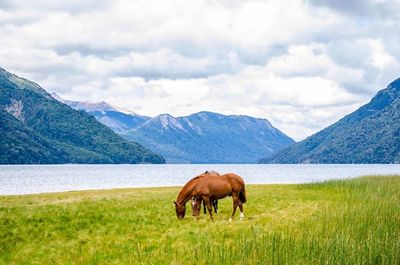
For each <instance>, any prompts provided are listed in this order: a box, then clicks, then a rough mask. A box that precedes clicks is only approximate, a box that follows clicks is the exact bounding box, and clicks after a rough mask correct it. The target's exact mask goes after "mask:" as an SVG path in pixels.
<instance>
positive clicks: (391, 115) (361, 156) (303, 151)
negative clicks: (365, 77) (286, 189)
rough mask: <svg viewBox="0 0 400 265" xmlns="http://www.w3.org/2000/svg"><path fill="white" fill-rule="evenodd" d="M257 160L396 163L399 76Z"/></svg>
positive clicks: (399, 153)
mask: <svg viewBox="0 0 400 265" xmlns="http://www.w3.org/2000/svg"><path fill="white" fill-rule="evenodd" d="M260 162H261V163H400V79H397V80H395V81H394V82H392V83H391V84H389V86H388V87H387V88H385V89H383V90H381V91H379V92H378V93H377V95H376V96H375V97H373V98H372V100H371V101H370V102H369V103H368V104H366V105H364V106H362V107H360V108H359V109H358V110H356V111H355V112H353V113H351V114H349V115H347V116H345V117H344V118H342V119H341V120H339V121H338V122H336V123H335V124H333V125H331V126H329V127H327V128H326V129H324V130H322V131H320V132H318V133H316V134H314V135H312V136H310V137H308V138H307V139H305V140H304V141H301V142H298V143H295V144H293V145H291V146H290V147H288V148H286V149H283V150H281V151H279V152H277V153H275V154H273V155H272V156H270V157H267V158H265V159H262V160H261V161H260Z"/></svg>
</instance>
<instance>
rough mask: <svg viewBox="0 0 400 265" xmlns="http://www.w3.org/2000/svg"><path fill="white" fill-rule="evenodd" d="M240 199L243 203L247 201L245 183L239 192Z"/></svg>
mask: <svg viewBox="0 0 400 265" xmlns="http://www.w3.org/2000/svg"><path fill="white" fill-rule="evenodd" d="M239 200H240V201H241V202H242V203H245V202H246V201H247V200H246V190H245V188H244V184H243V189H242V190H241V191H240V193H239Z"/></svg>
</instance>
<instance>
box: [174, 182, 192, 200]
mask: <svg viewBox="0 0 400 265" xmlns="http://www.w3.org/2000/svg"><path fill="white" fill-rule="evenodd" d="M193 188H194V183H192V182H191V183H188V185H185V187H183V188H182V190H181V192H180V193H179V195H178V198H177V199H176V201H177V202H178V203H180V204H186V203H187V202H188V200H190V198H191V197H192V191H193Z"/></svg>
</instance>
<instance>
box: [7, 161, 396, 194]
mask: <svg viewBox="0 0 400 265" xmlns="http://www.w3.org/2000/svg"><path fill="white" fill-rule="evenodd" d="M205 170H216V171H218V172H220V173H227V172H234V173H237V174H239V175H240V176H242V177H243V178H244V180H245V182H246V183H247V184H277V183H309V182H317V181H324V180H328V179H338V178H349V177H356V176H363V175H394V174H398V175H400V165H399V164H390V165H387V164H385V165H383V164H379V165H377V164H373V165H369V164H365V165H364V164H363V165H360V164H350V165H342V164H341V165H333V164H328V165H327V164H324V165H322V164H319V165H308V164H300V165H281V164H274V165H264V164H263V165H259V164H250V165H249V164H240V165H0V195H17V194H36V193H47V192H61V191H73V190H92V189H113V188H132V187H162V186H182V185H183V184H185V183H186V182H187V181H188V180H189V179H191V178H192V177H194V176H196V175H198V174H200V173H202V172H204V171H205Z"/></svg>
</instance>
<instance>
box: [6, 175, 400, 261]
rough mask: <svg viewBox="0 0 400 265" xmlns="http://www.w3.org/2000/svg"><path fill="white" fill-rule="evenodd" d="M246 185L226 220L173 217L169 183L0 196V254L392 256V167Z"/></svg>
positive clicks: (399, 215)
mask: <svg viewBox="0 0 400 265" xmlns="http://www.w3.org/2000/svg"><path fill="white" fill-rule="evenodd" d="M246 188H247V197H248V203H246V204H245V215H246V219H245V220H244V221H239V218H236V219H235V220H234V221H233V222H232V223H229V222H228V219H229V215H230V212H231V208H232V202H231V199H230V198H229V199H225V200H222V201H220V205H219V207H220V213H219V214H218V215H217V216H215V221H214V222H211V221H209V219H208V218H206V217H202V218H201V219H200V220H196V219H193V218H192V217H191V216H190V211H189V209H187V216H186V217H185V219H184V220H182V221H179V220H177V219H176V216H175V212H174V208H173V203H172V201H173V200H174V199H175V197H176V195H177V193H178V191H179V188H157V189H123V190H107V191H85V192H69V193H58V194H45V195H29V196H3V197H0V263H1V264H400V177H396V176H394V177H363V178H357V179H351V180H337V181H328V182H324V183H313V184H303V185H256V186H252V185H249V186H247V187H246ZM188 207H189V205H188Z"/></svg>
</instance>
